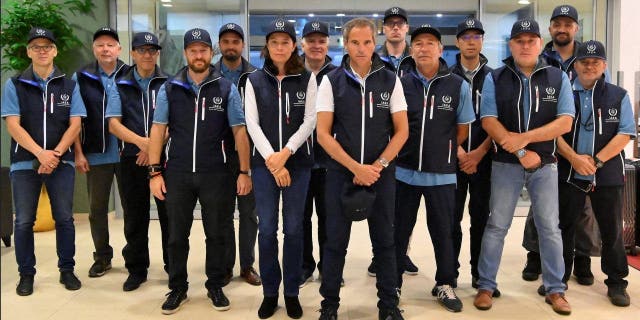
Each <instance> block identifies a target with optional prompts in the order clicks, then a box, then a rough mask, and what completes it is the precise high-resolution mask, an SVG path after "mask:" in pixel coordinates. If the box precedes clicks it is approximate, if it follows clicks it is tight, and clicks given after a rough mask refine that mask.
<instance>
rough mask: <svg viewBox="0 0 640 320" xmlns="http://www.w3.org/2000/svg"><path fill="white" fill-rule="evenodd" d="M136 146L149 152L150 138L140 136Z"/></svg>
mask: <svg viewBox="0 0 640 320" xmlns="http://www.w3.org/2000/svg"><path fill="white" fill-rule="evenodd" d="M136 146H137V147H138V149H140V151H143V152H149V138H140V141H139V142H138V143H136Z"/></svg>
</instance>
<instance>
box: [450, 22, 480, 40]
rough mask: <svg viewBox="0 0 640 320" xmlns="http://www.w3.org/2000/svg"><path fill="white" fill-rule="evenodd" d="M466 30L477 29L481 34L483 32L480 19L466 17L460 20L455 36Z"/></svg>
mask: <svg viewBox="0 0 640 320" xmlns="http://www.w3.org/2000/svg"><path fill="white" fill-rule="evenodd" d="M467 30H478V31H479V32H480V33H481V34H484V29H483V28H482V22H480V20H478V19H476V18H468V19H465V20H464V21H462V22H460V23H459V24H458V29H457V30H456V38H457V37H459V36H460V35H461V34H463V33H465V32H466V31H467Z"/></svg>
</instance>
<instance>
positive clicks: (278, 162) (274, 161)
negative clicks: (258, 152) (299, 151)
mask: <svg viewBox="0 0 640 320" xmlns="http://www.w3.org/2000/svg"><path fill="white" fill-rule="evenodd" d="M290 156H291V151H289V149H287V148H283V149H282V150H280V151H278V152H274V153H272V154H271V155H270V156H269V157H268V158H267V159H266V160H265V164H266V165H267V169H269V171H271V172H273V171H274V170H278V169H280V168H282V167H284V164H285V163H286V162H287V160H288V159H289V157H290Z"/></svg>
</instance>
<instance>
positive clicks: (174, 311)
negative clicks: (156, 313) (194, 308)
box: [162, 297, 189, 315]
mask: <svg viewBox="0 0 640 320" xmlns="http://www.w3.org/2000/svg"><path fill="white" fill-rule="evenodd" d="M187 301H189V297H186V298H185V299H184V300H182V302H180V305H178V307H177V308H175V309H173V310H164V309H163V310H162V314H166V315H169V314H174V313H176V312H178V310H180V308H182V305H183V304H185V303H186V302H187Z"/></svg>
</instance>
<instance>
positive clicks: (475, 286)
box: [432, 276, 502, 298]
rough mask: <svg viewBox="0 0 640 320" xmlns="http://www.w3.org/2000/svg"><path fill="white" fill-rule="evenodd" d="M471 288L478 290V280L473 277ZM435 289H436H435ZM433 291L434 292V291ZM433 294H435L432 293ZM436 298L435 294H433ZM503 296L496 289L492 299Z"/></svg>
mask: <svg viewBox="0 0 640 320" xmlns="http://www.w3.org/2000/svg"><path fill="white" fill-rule="evenodd" d="M471 287H472V288H474V289H478V278H476V277H474V276H471ZM434 289H435V288H434ZM432 291H433V290H432ZM432 294H433V293H432ZM433 295H434V296H435V294H433ZM501 295H502V293H501V292H500V290H498V288H495V290H493V295H492V297H494V298H500V296H501Z"/></svg>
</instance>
